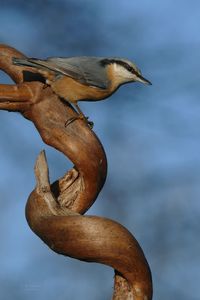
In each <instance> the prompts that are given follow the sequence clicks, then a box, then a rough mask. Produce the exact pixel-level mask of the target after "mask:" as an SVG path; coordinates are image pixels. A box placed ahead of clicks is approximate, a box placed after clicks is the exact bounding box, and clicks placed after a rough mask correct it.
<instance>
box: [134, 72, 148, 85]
mask: <svg viewBox="0 0 200 300" xmlns="http://www.w3.org/2000/svg"><path fill="white" fill-rule="evenodd" d="M136 81H139V82H142V83H144V84H148V85H152V83H151V82H150V81H149V80H147V79H146V78H144V77H143V76H142V75H140V74H137V78H136Z"/></svg>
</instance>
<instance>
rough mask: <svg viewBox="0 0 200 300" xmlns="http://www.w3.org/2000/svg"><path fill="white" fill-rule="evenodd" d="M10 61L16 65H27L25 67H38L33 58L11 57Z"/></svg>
mask: <svg viewBox="0 0 200 300" xmlns="http://www.w3.org/2000/svg"><path fill="white" fill-rule="evenodd" d="M35 60H36V59H35ZM12 62H13V65H17V66H27V67H33V68H38V63H36V62H34V58H17V57H13V58H12Z"/></svg>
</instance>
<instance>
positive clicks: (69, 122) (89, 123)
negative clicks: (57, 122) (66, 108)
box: [65, 114, 94, 129]
mask: <svg viewBox="0 0 200 300" xmlns="http://www.w3.org/2000/svg"><path fill="white" fill-rule="evenodd" d="M78 119H79V120H80V119H81V120H84V121H85V122H86V124H87V125H88V126H89V127H90V128H91V129H92V128H93V126H94V123H93V122H92V121H89V120H88V117H85V116H84V115H81V114H80V115H78V116H77V117H72V118H69V119H68V120H67V121H66V122H65V127H67V126H69V125H70V124H71V123H73V122H74V121H76V120H78Z"/></svg>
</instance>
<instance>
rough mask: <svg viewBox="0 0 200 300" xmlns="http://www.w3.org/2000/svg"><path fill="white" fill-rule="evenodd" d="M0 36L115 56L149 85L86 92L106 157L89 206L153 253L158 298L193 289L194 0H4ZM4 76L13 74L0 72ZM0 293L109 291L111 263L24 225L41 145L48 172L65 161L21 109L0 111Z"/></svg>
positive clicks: (41, 50) (196, 260)
mask: <svg viewBox="0 0 200 300" xmlns="http://www.w3.org/2000/svg"><path fill="white" fill-rule="evenodd" d="M0 5H1V10H0V42H1V43H4V44H8V45H10V46H13V47H15V48H17V49H18V50H20V51H22V52H23V53H24V54H26V55H27V56H30V57H39V58H46V57H48V56H77V55H93V56H119V57H126V58H128V59H130V60H132V61H134V62H135V63H136V64H137V66H138V67H139V68H140V69H141V70H142V74H143V75H144V77H145V78H147V79H149V80H150V81H151V82H152V83H153V85H152V86H145V85H142V84H139V83H135V84H129V85H124V86H122V87H121V88H120V89H119V90H118V91H117V92H116V93H115V94H114V95H112V97H110V99H108V100H105V101H100V102H95V103H89V102H84V103H81V104H80V107H81V109H82V110H83V111H84V112H85V114H86V115H88V116H89V117H90V119H91V120H92V121H93V122H94V124H95V125H94V131H95V133H96V134H97V136H98V137H99V138H100V140H101V142H102V144H103V146H104V149H105V151H106V155H107V159H108V177H107V181H106V184H105V186H104V188H103V190H102V192H101V194H100V195H99V197H98V198H97V200H96V202H95V203H94V205H93V206H92V207H91V208H90V210H89V211H88V213H87V214H89V215H99V216H105V217H108V218H111V219H113V220H116V221H118V222H120V223H121V224H122V225H124V226H125V227H126V228H128V229H129V230H130V231H131V232H132V233H133V234H134V236H135V237H136V238H137V240H138V241H139V243H140V245H141V247H142V248H143V250H144V253H145V255H146V258H147V260H148V262H149V264H150V267H151V270H152V276H153V282H154V300H159V299H162V300H167V299H171V300H177V299H181V300H188V299H190V300H197V299H199V297H200V287H199V280H200V271H199V264H200V255H199V253H200V242H199V227H200V225H199V221H198V220H199V215H200V204H199V198H200V188H199V181H200V118H199V115H200V101H199V94H200V85H199V82H200V73H199V63H198V62H199V50H200V36H199V27H200V21H199V20H200V2H199V1H197V0H196V1H195V0H193V1H192V2H191V1H190V2H188V1H180V0H176V1H172V0H168V1H155V0H152V1H147V0H143V1H138V0H136V1H131V0H125V1H116V0H115V1H114V0H110V1H107V0H102V1H91V0H86V1H83V0H77V1H72V0H58V1H53V0H44V1H39V0H35V1H23V0H18V1H14V0H7V1H2V0H0ZM0 81H1V83H11V80H10V79H9V77H8V76H7V75H5V74H4V73H3V72H1V73H0ZM0 119H1V130H0V136H1V145H0V168H1V170H2V172H1V175H0V208H1V218H0V236H1V243H0V257H1V261H0V290H1V296H2V299H6V300H11V299H16V300H17V299H20V300H23V299H30V300H35V299H37V300H43V299H49V300H53V299H57V300H61V299H72V297H73V299H80V298H81V299H87V300H102V299H111V295H112V288H113V270H112V269H111V268H109V267H107V266H103V265H98V264H94V263H93V264H89V263H84V262H80V261H76V260H73V259H70V258H67V257H64V256H60V255H58V254H55V253H53V252H52V251H51V250H50V249H49V248H48V247H47V246H46V245H45V244H44V243H43V242H42V241H41V240H40V239H39V238H38V237H37V236H36V235H35V234H34V233H33V232H32V231H31V230H30V228H29V227H28V224H27V222H26V220H25V215H24V207H25V204H26V201H27V197H28V195H29V194H30V192H31V191H32V190H33V189H34V186H35V179H34V172H33V167H34V163H35V160H36V157H37V155H38V154H39V152H40V151H41V150H42V149H45V150H46V154H47V159H48V163H49V168H50V176H51V180H52V181H54V180H56V179H57V178H58V177H60V176H62V175H63V174H64V173H65V172H66V170H68V169H69V168H70V167H71V166H72V164H71V162H70V161H68V160H66V158H65V157H64V156H63V155H61V154H60V153H58V152H57V151H56V150H55V149H51V148H50V147H49V146H47V145H45V144H44V143H43V142H42V141H41V138H40V136H39V134H38V132H37V131H36V129H35V128H34V125H33V124H32V123H31V122H29V121H28V120H25V119H24V118H23V117H22V116H21V115H20V114H18V113H8V112H6V111H0ZM99 287H100V289H99Z"/></svg>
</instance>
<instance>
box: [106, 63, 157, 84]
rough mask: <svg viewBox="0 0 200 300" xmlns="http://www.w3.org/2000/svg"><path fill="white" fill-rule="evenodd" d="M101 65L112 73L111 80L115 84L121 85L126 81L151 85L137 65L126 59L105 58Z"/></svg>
mask: <svg viewBox="0 0 200 300" xmlns="http://www.w3.org/2000/svg"><path fill="white" fill-rule="evenodd" d="M101 64H102V66H104V67H108V68H109V69H110V71H111V74H112V77H113V78H112V80H114V81H115V84H117V85H121V84H124V83H127V82H134V81H138V82H142V83H145V84H149V85H151V84H152V83H151V82H150V81H149V80H147V79H145V78H144V77H143V76H142V74H141V71H140V70H139V69H138V68H137V66H136V65H135V64H134V63H132V62H130V61H129V60H127V59H123V58H105V59H103V60H102V61H101Z"/></svg>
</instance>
